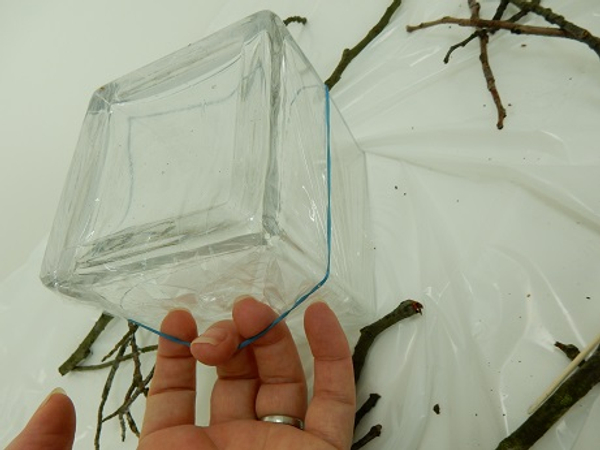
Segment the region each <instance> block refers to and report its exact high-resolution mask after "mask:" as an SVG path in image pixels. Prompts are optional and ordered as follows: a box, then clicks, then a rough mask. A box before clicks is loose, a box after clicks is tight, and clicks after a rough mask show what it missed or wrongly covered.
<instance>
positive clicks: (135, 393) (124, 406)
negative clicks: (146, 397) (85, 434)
mask: <svg viewBox="0 0 600 450" xmlns="http://www.w3.org/2000/svg"><path fill="white" fill-rule="evenodd" d="M153 376H154V367H153V368H152V370H150V373H149V374H148V375H147V376H146V378H144V380H143V385H144V389H135V390H134V391H133V393H132V394H131V395H130V396H129V397H128V398H127V399H126V400H125V401H124V402H123V404H122V405H121V406H119V407H118V408H117V409H116V410H115V411H114V412H112V413H111V414H109V415H108V416H106V417H104V419H102V421H103V422H106V421H108V420H110V419H112V418H114V417H117V416H119V415H122V414H125V413H126V412H127V411H129V408H131V405H133V403H134V402H135V401H136V400H137V398H138V397H139V396H140V395H142V394H144V393H145V392H146V387H147V386H148V384H150V381H152V377H153Z"/></svg>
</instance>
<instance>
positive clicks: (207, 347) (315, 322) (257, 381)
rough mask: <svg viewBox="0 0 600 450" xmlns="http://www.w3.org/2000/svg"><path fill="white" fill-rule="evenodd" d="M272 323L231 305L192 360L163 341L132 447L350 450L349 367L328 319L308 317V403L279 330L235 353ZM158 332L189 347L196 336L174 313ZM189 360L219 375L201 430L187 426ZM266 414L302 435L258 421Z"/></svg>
mask: <svg viewBox="0 0 600 450" xmlns="http://www.w3.org/2000/svg"><path fill="white" fill-rule="evenodd" d="M273 318H274V312H273V311H272V310H271V309H270V308H268V307H267V306H266V305H263V304H261V303H258V302H257V301H255V300H253V299H249V298H248V299H245V300H242V301H240V302H238V303H237V304H236V305H235V307H234V312H233V321H224V322H219V323H217V324H215V325H213V326H212V327H211V328H210V329H209V330H208V331H207V332H206V333H204V334H203V335H202V337H201V338H199V339H197V340H195V341H194V343H193V344H192V350H191V353H192V354H190V351H189V350H188V349H187V348H186V347H183V346H181V345H178V344H174V343H172V342H169V341H166V340H164V339H161V342H160V343H159V351H158V356H157V362H156V369H155V376H154V379H153V381H152V386H151V388H150V392H149V395H148V402H147V407H146V415H145V418H144V427H143V430H142V436H141V438H140V445H139V447H138V448H139V449H140V450H155V449H164V448H177V449H182V450H186V449H188V448H189V449H197V448H203V449H211V450H212V449H214V450H244V449H248V450H250V449H251V450H260V449H265V450H267V449H269V450H274V449H286V450H294V449H298V450H300V449H302V450H334V449H338V450H341V449H347V448H349V447H350V443H351V437H352V425H353V419H354V409H355V404H354V381H353V374H352V361H351V357H350V351H349V348H348V344H347V341H346V339H345V336H344V334H343V332H342V330H341V327H340V325H339V323H338V322H337V320H336V319H335V316H334V315H333V313H332V312H331V310H329V308H328V307H327V306H326V305H324V304H319V303H318V304H315V305H312V306H311V307H309V308H308V309H307V312H306V316H305V329H306V333H307V337H308V341H309V344H310V346H311V350H312V353H313V356H314V358H315V386H314V396H313V399H312V401H311V402H310V404H307V399H306V382H305V379H304V372H303V370H302V366H301V364H300V358H299V356H298V353H297V350H296V346H295V344H294V341H293V339H292V337H291V334H290V332H289V330H288V329H287V326H285V324H283V323H282V324H279V325H277V326H276V327H275V328H273V329H272V330H271V331H270V332H269V333H268V334H267V335H266V336H264V337H263V338H261V339H259V340H258V341H257V342H255V343H254V344H252V345H251V346H249V347H246V348H245V349H243V350H241V351H237V346H238V344H239V343H240V342H241V340H243V339H244V338H246V337H249V336H252V335H254V334H256V333H257V332H259V331H260V330H262V329H263V328H264V327H265V326H266V325H267V324H269V323H270V322H271V321H272V320H273ZM163 331H165V332H167V333H169V334H176V335H177V336H178V337H181V338H183V339H187V340H191V339H193V338H194V336H195V335H196V328H195V323H194V321H193V319H192V317H191V315H189V314H188V313H186V312H182V311H177V312H174V313H171V314H170V315H169V316H168V317H167V318H166V319H165V321H164V322H163ZM196 359H198V360H199V361H201V362H203V363H205V364H208V365H212V366H216V368H217V374H218V380H217V381H216V383H215V386H214V388H213V394H212V398H211V419H210V425H209V426H207V427H198V426H195V425H194V422H195V416H194V413H195V385H196V376H195V366H196ZM271 414H283V415H287V416H291V417H297V418H301V419H303V420H304V421H305V430H304V431H301V430H299V429H297V428H295V427H292V426H289V425H281V424H273V423H266V422H262V421H260V420H258V419H259V418H260V417H263V416H266V415H271Z"/></svg>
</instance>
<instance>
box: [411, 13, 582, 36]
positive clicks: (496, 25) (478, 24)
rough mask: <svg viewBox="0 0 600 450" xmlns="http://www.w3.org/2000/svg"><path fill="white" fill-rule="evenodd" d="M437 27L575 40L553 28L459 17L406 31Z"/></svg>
mask: <svg viewBox="0 0 600 450" xmlns="http://www.w3.org/2000/svg"><path fill="white" fill-rule="evenodd" d="M438 25H458V26H460V27H466V28H483V29H485V30H486V31H493V30H507V31H510V32H511V33H515V34H527V35H532V36H545V37H559V38H566V39H575V38H574V37H573V36H571V35H570V34H568V33H567V32H565V31H564V30H561V29H560V28H554V27H539V26H532V25H522V24H520V23H513V22H508V21H506V20H487V19H461V18H459V17H450V16H444V17H441V18H439V19H436V20H430V21H427V22H421V23H420V24H417V25H407V26H406V31H408V32H409V33H412V32H413V31H417V30H423V29H425V28H431V27H435V26H438Z"/></svg>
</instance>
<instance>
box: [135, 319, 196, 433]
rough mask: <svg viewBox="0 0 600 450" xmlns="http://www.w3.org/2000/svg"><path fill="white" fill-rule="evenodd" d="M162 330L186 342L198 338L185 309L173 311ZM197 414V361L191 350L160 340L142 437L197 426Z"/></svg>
mask: <svg viewBox="0 0 600 450" xmlns="http://www.w3.org/2000/svg"><path fill="white" fill-rule="evenodd" d="M161 331H162V332H163V333H166V334H170V335H172V336H176V337H177V338H179V339H181V340H185V341H191V340H192V339H194V338H195V337H196V335H197V330H196V322H195V320H194V318H193V317H192V315H191V314H190V313H189V312H187V311H182V310H175V311H171V312H170V313H169V314H168V315H167V317H165V319H164V320H163V323H162V325H161ZM195 415H196V360H195V359H194V357H193V356H192V354H191V353H190V349H189V348H188V347H186V346H184V345H181V344H177V343H175V342H171V341H169V340H167V339H165V338H163V337H160V338H159V341H158V353H157V355H156V366H155V369H154V377H153V378H152V383H151V384H150V391H149V392H148V399H147V401H146V413H145V415H144V425H143V428H142V435H141V438H144V437H145V436H147V435H149V434H151V433H154V432H156V431H160V430H163V429H165V428H170V427H174V426H178V425H193V424H194V422H195Z"/></svg>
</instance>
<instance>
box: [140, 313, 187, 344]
mask: <svg viewBox="0 0 600 450" xmlns="http://www.w3.org/2000/svg"><path fill="white" fill-rule="evenodd" d="M129 322H131V323H132V324H134V325H137V326H138V327H142V328H144V329H146V330H148V331H152V332H153V333H154V334H158V335H159V336H160V337H164V338H165V339H168V340H169V341H171V342H175V343H176V344H181V345H186V346H188V347H190V346H191V345H192V344H191V342H188V341H184V340H182V339H179V338H176V337H175V336H171V335H170V334H167V333H163V332H162V331H158V330H155V329H154V328H152V327H149V326H148V325H144V324H143V323H139V322H136V321H135V320H132V319H129Z"/></svg>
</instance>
